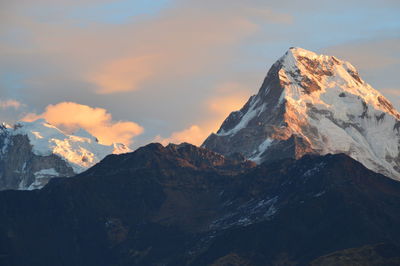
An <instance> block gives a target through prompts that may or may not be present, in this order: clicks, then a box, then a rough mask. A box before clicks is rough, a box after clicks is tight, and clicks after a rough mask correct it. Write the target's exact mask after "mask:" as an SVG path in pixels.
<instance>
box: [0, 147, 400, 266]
mask: <svg viewBox="0 0 400 266" xmlns="http://www.w3.org/2000/svg"><path fill="white" fill-rule="evenodd" d="M399 225H400V183H399V182H397V181H394V180H392V179H390V178H387V177H385V176H383V175H381V174H377V173H374V172H372V171H370V170H368V169H367V168H365V167H364V166H363V165H362V164H360V163H359V162H357V161H355V160H353V159H351V158H350V157H348V156H346V155H344V154H337V155H326V156H316V155H312V156H311V155H306V156H304V157H302V158H301V159H299V160H297V161H296V160H294V159H282V160H278V161H276V162H272V163H268V162H266V163H263V164H261V165H258V166H255V164H254V163H251V162H248V161H241V160H236V161H235V160H232V159H227V158H225V157H223V156H221V155H219V154H216V153H214V152H211V151H208V150H206V149H202V148H197V147H195V146H192V145H190V144H183V145H169V146H167V147H163V146H162V145H160V144H150V145H148V146H145V147H143V148H140V149H138V150H137V151H135V152H133V153H127V154H122V155H109V156H107V157H106V158H105V159H104V160H102V161H101V162H100V163H99V164H97V165H96V166H94V167H93V168H91V169H89V170H88V171H85V172H83V173H82V174H80V175H78V176H76V177H73V178H55V179H52V180H50V182H49V184H48V185H46V186H45V187H44V188H43V189H41V190H33V191H2V192H0V264H1V265H13V266H19V265H32V266H34V265H76V266H78V265H82V266H83V265H85V266H90V265H96V266H102V265H107V266H110V265H310V264H311V265H354V264H351V263H353V262H354V261H359V262H360V263H361V264H362V263H363V262H368V263H369V262H371V263H372V264H363V265H398V264H399V262H400V256H399V254H400V253H399V251H400V249H399V245H400V240H399V239H400V229H399V228H400V227H399ZM343 262H348V264H345V263H343ZM349 262H350V263H349ZM340 263H341V264H340Z"/></svg>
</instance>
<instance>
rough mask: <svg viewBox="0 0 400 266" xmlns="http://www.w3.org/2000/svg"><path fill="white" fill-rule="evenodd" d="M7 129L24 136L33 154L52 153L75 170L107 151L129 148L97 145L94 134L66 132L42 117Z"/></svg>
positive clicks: (95, 160)
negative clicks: (26, 137)
mask: <svg viewBox="0 0 400 266" xmlns="http://www.w3.org/2000/svg"><path fill="white" fill-rule="evenodd" d="M10 130H11V134H12V135H27V136H28V138H29V142H30V144H31V145H32V150H33V152H34V154H36V155H39V156H48V155H50V154H56V155H58V156H60V157H61V158H62V159H64V160H65V161H67V162H68V163H69V164H70V165H71V166H72V168H73V169H74V172H75V173H80V172H82V171H83V170H86V169H87V168H89V167H91V166H93V165H94V164H96V163H98V162H99V161H100V160H101V159H103V158H104V157H105V156H106V155H108V154H111V153H123V152H129V151H130V150H129V148H127V147H126V146H124V147H125V149H119V148H117V149H116V148H115V147H114V145H103V144H100V143H99V142H98V140H97V138H96V137H94V136H93V135H91V134H90V133H89V132H87V131H85V130H83V129H79V130H78V131H77V132H76V133H75V134H71V135H70V134H67V133H65V132H64V131H62V130H60V129H58V128H57V127H55V126H53V125H51V124H49V123H48V122H46V121H45V120H44V119H38V120H36V121H34V122H18V123H16V124H15V126H14V128H13V129H10ZM117 145H118V144H117ZM119 145H121V144H119ZM116 147H118V146H116Z"/></svg>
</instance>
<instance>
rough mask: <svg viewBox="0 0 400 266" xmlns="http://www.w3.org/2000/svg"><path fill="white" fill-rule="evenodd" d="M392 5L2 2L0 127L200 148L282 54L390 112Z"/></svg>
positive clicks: (394, 38) (393, 94)
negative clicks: (295, 50) (303, 53)
mask: <svg viewBox="0 0 400 266" xmlns="http://www.w3.org/2000/svg"><path fill="white" fill-rule="evenodd" d="M398 14H400V1H398V0H380V1H378V0H375V1H372V0H363V1H359V0H357V1H355V0H346V1H344V0H338V1H321V0H319V1H316V0H315V1H312V0H310V1H288V0H279V1H278V0H272V1H266V0H262V1H261V0H248V1H242V0H213V1H211V0H202V1H195V0H153V1H148V0H58V1H54V0H0V121H4V122H7V123H15V122H16V121H18V120H25V121H33V120H35V119H38V118H45V119H46V120H47V121H49V122H50V123H52V124H54V125H56V126H57V127H60V128H62V129H63V130H65V131H67V132H70V133H72V132H74V131H75V130H77V129H78V128H84V129H86V130H87V131H88V132H90V133H92V134H93V135H95V136H96V137H98V139H99V140H100V142H101V143H104V144H111V143H112V142H122V143H125V144H127V145H130V146H131V147H132V148H136V147H138V146H141V145H144V144H146V143H148V142H155V141H157V142H161V143H163V144H167V143H169V142H174V143H180V142H184V141H186V142H191V143H194V144H197V145H200V144H201V143H202V141H203V140H204V139H205V138H206V137H207V136H208V135H209V134H210V133H211V132H215V131H217V130H218V128H219V126H220V124H221V123H222V121H223V120H224V118H225V117H226V116H227V115H228V114H229V113H230V112H231V111H234V110H238V109H240V107H241V106H242V105H243V104H244V103H245V102H246V101H247V99H248V98H249V97H250V96H251V95H252V94H255V93H257V91H258V89H259V87H260V85H261V82H262V80H263V79H264V77H265V75H266V73H267V71H268V69H269V67H270V66H271V65H272V64H273V63H274V62H275V61H276V60H277V59H279V57H280V56H282V55H283V54H284V53H285V51H286V50H287V49H288V48H289V47H292V46H297V47H302V48H305V49H308V50H312V51H314V52H317V53H324V54H329V55H334V56H336V57H338V58H340V59H343V60H346V61H350V62H351V63H352V64H353V65H354V66H356V68H357V69H358V70H359V72H360V75H361V77H362V78H363V79H364V80H365V81H367V82H368V83H369V84H371V85H372V86H373V87H374V88H375V89H377V90H379V91H381V92H382V93H383V94H384V95H385V96H386V97H387V98H388V99H389V100H390V101H391V102H392V103H393V104H394V105H395V106H396V107H397V108H400V75H399V70H400V52H399V50H400V16H399V15H398Z"/></svg>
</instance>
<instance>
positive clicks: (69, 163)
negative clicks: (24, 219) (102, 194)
mask: <svg viewBox="0 0 400 266" xmlns="http://www.w3.org/2000/svg"><path fill="white" fill-rule="evenodd" d="M117 148H118V151H119V152H123V151H125V152H128V151H129V149H127V148H126V147H124V146H121V145H119V146H117ZM113 151H114V152H115V151H117V149H116V148H115V147H114V146H106V145H101V144H99V143H98V142H97V140H96V138H95V137H93V136H91V135H90V134H89V133H87V132H84V131H82V130H80V131H78V132H77V134H75V135H68V134H66V133H64V132H62V131H61V130H59V129H58V128H56V127H54V126H52V125H50V124H48V123H46V122H45V121H43V120H38V121H35V122H31V123H28V122H19V123H17V124H16V125H15V126H14V127H10V126H7V125H4V124H3V125H0V190H6V189H22V190H24V189H29V190H32V189H39V188H42V187H43V186H44V185H45V184H47V182H48V181H49V179H51V178H54V177H68V176H73V175H75V174H77V173H80V172H82V171H84V170H86V169H87V168H89V167H90V166H93V165H94V164H95V163H97V162H99V161H100V160H101V159H103V158H104V157H105V156H106V155H108V154H110V153H113Z"/></svg>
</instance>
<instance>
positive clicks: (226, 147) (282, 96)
mask: <svg viewBox="0 0 400 266" xmlns="http://www.w3.org/2000/svg"><path fill="white" fill-rule="evenodd" d="M399 120H400V114H399V112H398V111H397V110H396V109H395V108H394V107H393V106H392V104H391V103H390V102H389V101H388V100H387V99H386V98H385V97H384V96H383V95H382V94H381V93H379V92H378V91H377V90H375V89H373V88H372V87H371V86H370V85H368V84H367V83H366V82H365V81H363V80H362V79H361V78H360V76H359V74H358V72H357V70H356V68H355V67H354V66H352V65H351V64H350V63H349V62H346V61H342V60H339V59H338V58H336V57H334V56H328V55H318V54H316V53H314V52H311V51H307V50H305V49H302V48H295V47H293V48H290V49H289V50H288V51H287V52H286V53H285V54H284V55H283V56H282V57H281V58H280V59H279V60H278V61H277V62H276V63H275V64H273V65H272V67H271V69H270V70H269V72H268V74H267V77H266V78H265V80H264V83H263V84H262V86H261V89H260V90H259V92H258V94H257V95H254V96H252V97H251V98H250V99H249V101H248V102H247V103H246V104H245V105H244V107H243V108H242V109H241V110H240V111H236V112H233V113H231V114H230V115H229V117H228V118H227V119H226V120H225V121H224V123H223V124H222V126H221V128H220V129H219V131H218V132H217V133H216V134H212V135H210V136H209V137H208V138H207V140H206V141H205V142H204V144H203V146H204V147H206V148H209V149H212V150H214V151H216V152H220V153H223V154H226V155H228V154H231V153H235V152H242V153H243V154H244V155H245V157H247V158H249V159H251V160H254V161H256V162H263V161H268V160H273V159H277V158H284V157H295V158H299V157H301V156H302V155H304V154H306V153H317V154H327V153H346V154H348V155H350V156H351V157H353V158H354V159H356V160H358V161H360V162H361V163H363V164H364V165H365V166H367V167H368V168H370V169H372V170H375V171H377V172H380V173H383V174H385V175H388V176H390V177H393V178H396V179H400V156H399V151H400V146H399V143H400V133H399V128H400V122H399Z"/></svg>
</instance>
